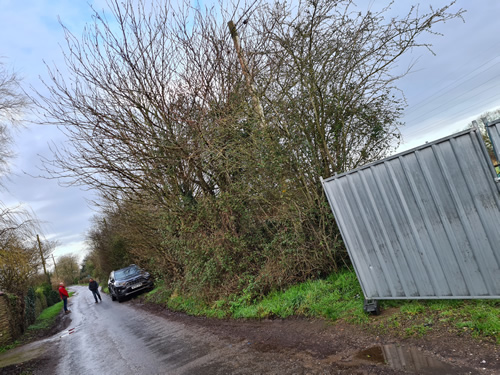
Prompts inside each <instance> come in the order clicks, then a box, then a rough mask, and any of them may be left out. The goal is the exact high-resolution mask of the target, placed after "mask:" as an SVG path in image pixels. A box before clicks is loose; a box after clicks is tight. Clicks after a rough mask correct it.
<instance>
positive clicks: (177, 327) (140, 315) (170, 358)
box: [46, 286, 303, 375]
mask: <svg viewBox="0 0 500 375" xmlns="http://www.w3.org/2000/svg"><path fill="white" fill-rule="evenodd" d="M70 290H74V291H75V292H76V293H75V295H74V296H73V297H71V298H70V300H69V308H70V309H71V313H70V314H69V316H70V317H71V319H72V322H71V324H70V326H69V328H68V330H66V331H64V332H62V333H61V335H60V340H58V341H57V343H56V345H57V346H58V348H57V357H58V358H60V361H59V363H58V364H57V367H55V368H53V369H52V373H53V374H60V375H66V374H108V375H112V374H120V375H126V374H134V375H135V374H206V375H209V374H259V373H263V372H265V373H276V374H281V373H303V369H302V368H298V367H297V364H296V363H295V362H293V361H292V362H290V361H287V359H286V358H279V357H280V356H276V354H275V353H274V354H272V355H269V356H268V357H269V358H265V357H266V356H265V355H263V354H262V353H258V354H259V356H260V357H261V358H256V357H255V355H256V354H255V353H254V352H252V351H251V350H249V349H248V348H247V347H246V346H248V345H246V343H243V342H242V343H239V344H227V343H225V342H222V341H220V340H219V339H218V338H216V337H214V336H210V335H208V334H207V332H200V331H199V329H197V328H193V327H188V326H186V325H184V324H182V323H179V322H171V321H168V320H166V319H163V318H161V317H158V316H155V315H153V314H151V313H148V312H146V311H142V310H140V309H135V308H133V307H132V306H131V305H128V304H127V301H125V302H123V303H118V302H113V301H111V298H110V297H109V296H108V295H105V294H102V293H101V295H102V297H103V302H100V303H98V304H96V303H95V302H94V299H93V297H92V293H91V292H90V291H89V290H88V289H87V288H86V287H81V286H73V287H71V288H70ZM263 361H264V362H265V363H266V364H265V368H264V369H263V368H262V366H263ZM46 370H50V369H46Z"/></svg>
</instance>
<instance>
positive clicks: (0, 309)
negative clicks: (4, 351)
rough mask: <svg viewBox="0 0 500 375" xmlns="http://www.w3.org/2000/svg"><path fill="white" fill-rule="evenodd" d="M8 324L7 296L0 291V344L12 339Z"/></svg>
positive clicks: (7, 342)
mask: <svg viewBox="0 0 500 375" xmlns="http://www.w3.org/2000/svg"><path fill="white" fill-rule="evenodd" d="M10 327H11V324H10V309H9V297H8V296H7V295H6V294H5V293H3V292H0V346H3V345H6V344H9V343H10V342H11V340H12V334H11V328H10Z"/></svg>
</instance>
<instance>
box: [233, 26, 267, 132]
mask: <svg viewBox="0 0 500 375" xmlns="http://www.w3.org/2000/svg"><path fill="white" fill-rule="evenodd" d="M227 26H228V27H229V31H230V32H231V38H233V43H234V48H235V49H236V54H237V55H238V59H239V60H240V65H241V69H242V70H243V74H244V75H245V79H246V81H247V87H248V90H249V91H250V94H251V95H252V100H253V105H254V108H255V112H257V115H258V116H259V120H260V126H262V127H264V126H265V124H266V122H265V120H264V110H263V109H262V104H261V103H260V100H259V97H258V96H257V92H256V91H257V90H255V86H254V84H253V77H252V75H251V74H250V70H248V65H247V63H246V61H245V56H243V51H242V50H241V45H240V37H239V36H238V31H237V30H236V25H235V24H234V22H233V21H229V22H228V23H227Z"/></svg>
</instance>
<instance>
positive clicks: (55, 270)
mask: <svg viewBox="0 0 500 375" xmlns="http://www.w3.org/2000/svg"><path fill="white" fill-rule="evenodd" d="M50 255H52V262H54V272H55V273H56V278H58V279H59V276H58V275H57V267H56V261H55V259H54V254H50Z"/></svg>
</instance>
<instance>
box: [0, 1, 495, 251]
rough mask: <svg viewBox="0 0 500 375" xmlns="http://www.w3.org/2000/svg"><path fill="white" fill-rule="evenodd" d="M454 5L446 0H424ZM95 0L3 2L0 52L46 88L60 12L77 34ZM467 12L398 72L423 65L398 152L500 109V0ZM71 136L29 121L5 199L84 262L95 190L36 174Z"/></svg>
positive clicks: (413, 78) (57, 48)
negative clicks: (52, 146) (27, 209)
mask: <svg viewBox="0 0 500 375" xmlns="http://www.w3.org/2000/svg"><path fill="white" fill-rule="evenodd" d="M396 3H397V4H395V5H394V6H393V10H392V11H391V15H400V16H403V15H404V14H405V11H407V10H408V9H409V6H410V4H417V3H418V2H417V1H406V0H405V1H401V0H398V1H396ZM430 3H432V4H434V6H436V7H437V6H439V5H444V4H446V3H447V2H446V1H441V0H439V1H432V2H430V1H421V2H420V9H421V10H422V11H427V10H428V4H430ZM89 4H91V5H92V6H94V7H95V8H96V9H103V8H106V2H105V0H88V1H85V0H0V56H1V57H3V58H2V61H3V63H4V64H5V67H7V68H9V69H13V70H15V71H16V72H17V73H18V74H19V75H20V76H21V77H23V81H22V84H23V87H24V89H25V90H26V91H28V92H29V91H30V90H31V87H33V88H36V89H37V90H41V91H43V86H42V84H41V79H46V78H47V68H46V66H45V64H44V62H46V63H48V64H49V65H52V64H55V65H56V66H59V67H63V66H64V63H63V56H62V52H61V46H64V45H65V40H64V33H63V31H62V28H61V26H60V24H59V19H60V20H61V21H62V22H63V23H64V25H65V26H66V27H68V29H69V30H70V31H71V32H72V33H73V34H75V35H80V34H81V32H82V30H83V27H84V26H85V25H86V24H88V23H91V22H92V20H91V10H90V7H89ZM356 4H358V5H359V9H360V10H365V9H366V8H367V7H370V8H371V9H372V10H376V9H378V7H380V6H381V5H385V4H387V1H381V0H359V1H356ZM459 8H463V9H465V10H466V11H467V12H466V13H465V14H464V19H465V22H462V21H461V20H458V19H456V20H452V21H450V22H447V23H446V24H442V25H439V27H438V28H437V29H436V30H437V31H439V32H441V33H443V34H444V35H443V36H439V37H437V36H431V35H429V36H427V37H426V38H425V39H424V40H423V41H425V42H429V43H432V44H433V47H432V49H433V51H434V52H435V54H436V55H433V54H432V53H430V52H428V51H427V50H425V49H418V50H415V51H413V52H412V53H411V54H409V55H408V56H407V57H405V58H404V59H403V60H402V61H401V63H400V65H399V68H398V69H404V68H406V66H408V64H410V63H414V68H413V72H412V73H410V74H408V75H407V76H406V77H404V78H403V79H401V80H400V81H399V82H398V84H397V86H398V87H399V88H400V89H401V90H402V92H404V94H405V97H406V99H407V105H408V106H407V108H406V110H405V112H404V116H403V118H402V121H403V122H405V124H406V125H405V126H404V127H403V128H402V134H403V140H404V143H403V144H402V146H401V147H400V148H399V149H398V151H404V150H407V149H409V148H413V147H416V146H419V145H421V144H423V143H425V142H426V141H433V140H435V139H438V138H442V137H445V136H448V135H450V134H453V133H455V132H457V131H460V130H462V129H464V128H465V127H466V126H467V124H468V123H469V122H470V121H472V120H473V119H476V118H478V117H479V116H480V115H481V114H482V113H484V112H486V111H490V110H494V109H497V108H500V30H499V27H498V22H497V20H498V17H499V15H500V1H498V0H457V2H456V4H455V5H454V7H453V9H455V10H458V9H459ZM50 142H55V143H61V142H64V136H63V135H62V134H61V133H60V131H59V130H58V129H57V128H55V127H50V126H42V125H39V124H36V123H35V124H29V125H27V126H26V127H25V128H24V129H21V130H20V131H18V132H17V133H16V134H15V144H14V151H15V152H16V154H17V156H16V158H15V159H14V160H13V161H12V165H11V170H12V173H11V175H10V180H9V181H8V182H7V183H6V187H7V190H8V191H0V201H2V202H4V203H5V204H8V205H11V204H16V203H22V204H24V205H26V206H27V207H30V208H31V210H32V211H33V212H34V213H35V214H36V216H37V218H38V219H39V220H40V221H41V222H42V223H43V229H44V233H43V234H44V236H45V238H46V239H49V240H57V241H58V243H59V246H58V247H57V248H56V250H55V251H54V256H55V257H56V258H57V257H58V256H61V255H64V254H74V255H77V256H78V257H79V260H80V261H81V260H82V259H83V256H84V255H85V253H86V251H87V248H86V245H85V233H86V232H87V231H88V229H89V228H90V219H91V217H92V216H93V215H94V214H95V213H96V211H95V208H93V207H92V206H91V205H90V204H89V200H91V199H93V198H95V197H94V196H93V194H92V192H89V191H85V190H82V189H81V188H78V187H63V186H60V184H59V183H58V181H57V180H48V179H41V178H35V177H33V176H38V175H40V174H41V171H40V170H39V168H40V167H41V161H40V156H45V157H49V158H50V155H51V153H50V150H49V147H48V145H49V143H50Z"/></svg>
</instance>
